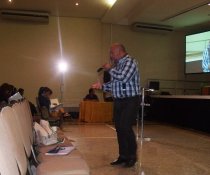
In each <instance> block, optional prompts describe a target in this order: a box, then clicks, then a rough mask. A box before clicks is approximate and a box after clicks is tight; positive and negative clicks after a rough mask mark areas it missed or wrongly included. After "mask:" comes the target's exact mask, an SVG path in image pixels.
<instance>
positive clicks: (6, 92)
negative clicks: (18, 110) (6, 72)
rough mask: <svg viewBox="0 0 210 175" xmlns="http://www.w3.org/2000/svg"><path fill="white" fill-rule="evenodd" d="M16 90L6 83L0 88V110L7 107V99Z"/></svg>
mask: <svg viewBox="0 0 210 175" xmlns="http://www.w3.org/2000/svg"><path fill="white" fill-rule="evenodd" d="M16 91H17V89H16V88H15V87H14V86H13V85H11V84H8V83H3V84H2V85H1V86H0V109H1V108H3V107H5V106H7V105H9V97H11V96H12V95H14V94H15V93H16Z"/></svg>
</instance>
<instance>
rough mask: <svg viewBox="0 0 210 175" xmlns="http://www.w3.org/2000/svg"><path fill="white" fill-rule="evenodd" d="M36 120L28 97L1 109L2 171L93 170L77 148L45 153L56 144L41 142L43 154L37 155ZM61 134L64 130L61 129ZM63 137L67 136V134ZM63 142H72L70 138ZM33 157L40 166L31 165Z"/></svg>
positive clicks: (53, 173)
mask: <svg viewBox="0 0 210 175" xmlns="http://www.w3.org/2000/svg"><path fill="white" fill-rule="evenodd" d="M32 121H33V120H32V116H31V112H30V108H29V104H28V102H27V101H26V100H24V101H23V102H18V103H15V104H14V105H13V106H12V107H9V106H7V107H4V108H3V109H2V111H1V113H0V140H1V141H0V174H1V175H35V174H36V175H89V174H90V171H89V167H88V165H87V163H86V162H85V160H84V159H83V158H82V155H81V154H80V152H79V151H78V150H77V149H75V150H74V151H73V152H71V153H70V154H68V155H66V156H48V155H45V153H46V152H47V151H49V150H50V149H52V148H53V147H55V146H56V145H51V146H39V147H38V151H39V155H38V156H37V155H35V153H34V147H33V143H34V132H33V122H32ZM60 135H63V133H62V132H61V133H60ZM63 137H65V136H64V135H63ZM63 145H64V146H66V145H72V144H71V142H70V141H69V140H68V139H67V138H66V139H65V142H64V143H63ZM63 145H61V146H63ZM31 157H34V159H33V160H35V162H36V163H37V165H36V163H35V164H34V165H36V166H31V161H30V160H32V159H31ZM32 167H33V168H32Z"/></svg>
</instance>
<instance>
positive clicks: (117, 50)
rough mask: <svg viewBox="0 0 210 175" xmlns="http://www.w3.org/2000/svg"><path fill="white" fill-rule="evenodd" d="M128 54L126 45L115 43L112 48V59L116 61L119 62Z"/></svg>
mask: <svg viewBox="0 0 210 175" xmlns="http://www.w3.org/2000/svg"><path fill="white" fill-rule="evenodd" d="M126 54H127V52H126V49H125V47H124V45H122V44H119V43H114V44H112V45H111V47H110V57H111V59H112V60H114V61H118V60H119V59H121V58H123V57H124V56H125V55H126Z"/></svg>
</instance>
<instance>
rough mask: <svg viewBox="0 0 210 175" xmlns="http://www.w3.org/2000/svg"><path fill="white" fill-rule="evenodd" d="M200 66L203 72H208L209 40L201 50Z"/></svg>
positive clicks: (209, 67)
mask: <svg viewBox="0 0 210 175" xmlns="http://www.w3.org/2000/svg"><path fill="white" fill-rule="evenodd" d="M202 68H203V72H210V41H209V43H208V45H207V46H206V48H205V50H204V51H203V60H202Z"/></svg>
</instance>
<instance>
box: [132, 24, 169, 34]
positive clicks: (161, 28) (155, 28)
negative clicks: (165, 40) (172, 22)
mask: <svg viewBox="0 0 210 175" xmlns="http://www.w3.org/2000/svg"><path fill="white" fill-rule="evenodd" d="M131 29H132V30H134V31H137V32H140V31H145V32H152V33H167V32H172V31H173V27H172V26H166V25H158V24H149V23H139V22H137V23H134V24H132V25H131Z"/></svg>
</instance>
